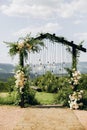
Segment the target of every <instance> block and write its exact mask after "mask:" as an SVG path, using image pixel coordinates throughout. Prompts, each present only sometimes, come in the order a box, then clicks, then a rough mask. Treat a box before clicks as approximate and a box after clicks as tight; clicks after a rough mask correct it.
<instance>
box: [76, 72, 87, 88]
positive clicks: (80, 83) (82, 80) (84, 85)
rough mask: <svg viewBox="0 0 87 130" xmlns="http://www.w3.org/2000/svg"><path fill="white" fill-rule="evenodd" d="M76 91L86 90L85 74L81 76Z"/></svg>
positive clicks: (86, 80)
mask: <svg viewBox="0 0 87 130" xmlns="http://www.w3.org/2000/svg"><path fill="white" fill-rule="evenodd" d="M78 89H80V90H81V89H83V90H87V74H82V75H81V79H80V82H79V88H78Z"/></svg>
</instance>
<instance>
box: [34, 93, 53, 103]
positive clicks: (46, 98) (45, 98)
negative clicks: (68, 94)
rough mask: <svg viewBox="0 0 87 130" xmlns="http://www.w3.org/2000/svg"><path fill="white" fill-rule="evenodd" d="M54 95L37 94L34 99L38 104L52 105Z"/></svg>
mask: <svg viewBox="0 0 87 130" xmlns="http://www.w3.org/2000/svg"><path fill="white" fill-rule="evenodd" d="M55 95H56V94H52V93H46V92H37V93H36V99H37V101H38V102H39V103H40V104H43V105H50V104H54V99H55V98H54V97H55Z"/></svg>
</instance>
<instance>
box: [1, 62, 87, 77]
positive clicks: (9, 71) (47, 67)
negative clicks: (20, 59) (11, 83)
mask: <svg viewBox="0 0 87 130" xmlns="http://www.w3.org/2000/svg"><path fill="white" fill-rule="evenodd" d="M70 66H71V64H70V63H65V64H61V63H56V64H44V65H39V64H36V65H32V64H31V65H30V67H31V72H30V74H31V75H35V74H37V75H40V74H43V73H45V72H46V71H52V72H53V73H55V74H58V73H59V74H62V73H66V71H65V69H64V68H66V67H70ZM77 68H78V70H79V71H80V72H81V73H87V62H79V63H78V66H77ZM14 69H15V66H14V65H12V64H4V63H0V79H7V78H9V77H11V76H13V75H14Z"/></svg>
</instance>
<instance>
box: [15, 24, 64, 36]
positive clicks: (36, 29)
mask: <svg viewBox="0 0 87 130" xmlns="http://www.w3.org/2000/svg"><path fill="white" fill-rule="evenodd" d="M61 29H62V27H61V26H60V25H59V24H58V23H47V24H45V25H42V26H29V27H26V28H23V29H21V30H19V31H17V32H15V33H14V35H15V36H25V35H27V34H29V33H30V32H32V35H35V34H37V33H41V32H43V33H47V32H49V33H57V31H58V30H61Z"/></svg>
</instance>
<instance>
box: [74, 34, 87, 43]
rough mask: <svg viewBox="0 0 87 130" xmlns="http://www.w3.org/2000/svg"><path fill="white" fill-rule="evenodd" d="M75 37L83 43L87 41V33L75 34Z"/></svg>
mask: <svg viewBox="0 0 87 130" xmlns="http://www.w3.org/2000/svg"><path fill="white" fill-rule="evenodd" d="M74 36H75V37H77V39H79V40H80V41H82V40H84V41H85V40H86V41H87V32H84V33H76V34H74Z"/></svg>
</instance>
